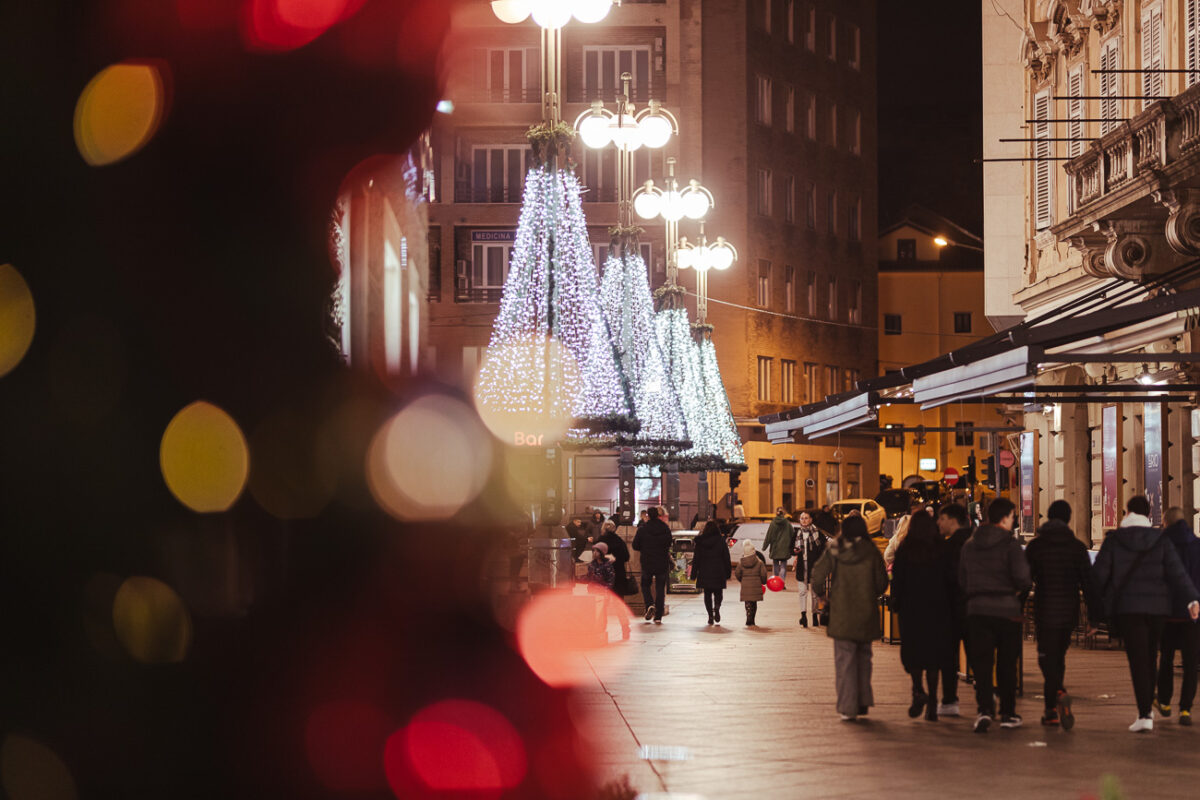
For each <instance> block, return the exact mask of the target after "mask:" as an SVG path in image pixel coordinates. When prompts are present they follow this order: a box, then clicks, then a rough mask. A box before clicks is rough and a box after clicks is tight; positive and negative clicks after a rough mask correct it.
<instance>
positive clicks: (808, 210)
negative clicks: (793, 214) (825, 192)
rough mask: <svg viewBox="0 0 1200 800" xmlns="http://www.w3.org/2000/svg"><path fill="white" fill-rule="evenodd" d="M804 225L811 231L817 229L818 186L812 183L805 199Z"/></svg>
mask: <svg viewBox="0 0 1200 800" xmlns="http://www.w3.org/2000/svg"><path fill="white" fill-rule="evenodd" d="M804 224H805V225H807V226H808V229H809V230H810V231H815V230H816V229H817V185H816V184H815V183H810V184H809V185H808V191H807V192H805V197H804Z"/></svg>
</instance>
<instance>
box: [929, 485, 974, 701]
mask: <svg viewBox="0 0 1200 800" xmlns="http://www.w3.org/2000/svg"><path fill="white" fill-rule="evenodd" d="M937 526H938V533H940V534H941V535H942V538H943V539H945V545H946V546H945V550H944V553H943V555H944V556H945V558H946V568H947V569H948V570H949V571H950V575H951V576H952V577H953V578H954V580H953V581H952V584H953V585H952V586H951V598H950V603H951V612H952V613H951V616H950V638H949V639H948V640H947V647H946V653H945V655H944V657H943V659H942V669H941V678H942V702H941V703H940V704H939V705H938V709H937V713H938V716H942V717H957V716H958V713H959V705H958V661H959V657H958V653H959V642H962V647H963V651H964V652H966V653H970V652H971V650H970V648H969V647H968V646H967V595H966V594H965V593H964V592H963V590H962V587H961V586H959V585H958V558H959V555H960V554H961V553H962V546H963V545H964V544H966V541H967V539H970V538H971V518H970V517H968V516H967V509H966V508H965V507H964V506H963V505H962V504H960V503H947V504H946V505H944V506H942V508H941V510H939V511H938V515H937Z"/></svg>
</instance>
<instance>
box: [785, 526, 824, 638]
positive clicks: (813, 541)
mask: <svg viewBox="0 0 1200 800" xmlns="http://www.w3.org/2000/svg"><path fill="white" fill-rule="evenodd" d="M797 521H798V522H799V524H800V527H799V528H797V529H796V546H795V547H794V548H793V552H795V554H796V583H798V584H800V589H799V594H800V627H801V628H807V627H808V610H809V609H808V607H809V604H810V603H811V598H812V596H813V592H811V591H810V590H809V587H810V584H811V583H812V571H813V567H815V566H816V565H817V559H819V558H820V557H821V553H824V552H825V545H826V543H827V542H828V541H829V537H828V536H826V535H825V533H824V531H822V530H821V529H820V528H818V527H817V526H816V525H814V524H813V518H812V514H810V513H809V512H807V511H801V512H800V518H799V520H797ZM813 625H814V626H815V627H818V628H819V627H820V626H821V618H820V616H818V615H817V614H815V613H814V614H813Z"/></svg>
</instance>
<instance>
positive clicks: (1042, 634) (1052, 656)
mask: <svg viewBox="0 0 1200 800" xmlns="http://www.w3.org/2000/svg"><path fill="white" fill-rule="evenodd" d="M1073 631H1074V628H1066V627H1058V626H1054V625H1038V626H1037V653H1038V666H1039V667H1041V670H1042V677H1043V678H1045V679H1046V687H1045V689H1044V690H1043V692H1042V694H1043V696H1044V697H1045V698H1046V710H1047V711H1049V710H1050V709H1052V708H1054V707H1055V706H1056V705H1057V704H1058V693H1059V692H1060V691H1062V690H1063V689H1064V688H1065V687H1064V686H1063V677H1064V676H1065V675H1066V672H1067V648H1068V647H1070V646H1071V633H1072V632H1073Z"/></svg>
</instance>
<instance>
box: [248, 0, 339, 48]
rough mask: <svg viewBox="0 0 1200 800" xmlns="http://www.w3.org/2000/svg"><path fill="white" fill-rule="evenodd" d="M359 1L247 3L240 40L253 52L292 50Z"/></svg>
mask: <svg viewBox="0 0 1200 800" xmlns="http://www.w3.org/2000/svg"><path fill="white" fill-rule="evenodd" d="M360 6H362V0H247V2H246V4H245V6H244V7H243V13H242V38H243V40H244V41H245V43H246V45H247V46H248V47H250V48H252V49H255V50H274V51H283V50H293V49H295V48H297V47H303V46H304V45H306V44H308V43H309V42H311V41H313V40H315V39H317V38H318V37H319V36H320V35H321V34H323V33H325V31H327V30H329V29H330V28H331V27H333V26H334V25H335V24H337V23H338V22H340V21H341V20H343V19H345V18H346V17H347V16H349V15H350V14H352V13H354V12H355V11H357V10H358V8H359V7H360Z"/></svg>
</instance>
